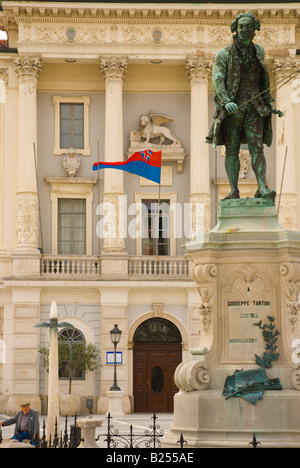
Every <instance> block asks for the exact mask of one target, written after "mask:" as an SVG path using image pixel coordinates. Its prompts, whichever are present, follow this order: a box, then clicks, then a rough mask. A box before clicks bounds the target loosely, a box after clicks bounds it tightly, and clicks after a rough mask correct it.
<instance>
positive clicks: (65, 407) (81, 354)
mask: <svg viewBox="0 0 300 468" xmlns="http://www.w3.org/2000/svg"><path fill="white" fill-rule="evenodd" d="M39 353H40V354H41V356H42V365H43V367H44V368H45V369H47V371H48V368H49V349H48V348H47V347H40V348H39ZM98 362H99V352H98V350H97V348H96V346H95V345H93V344H91V343H88V344H85V343H82V342H81V343H76V342H65V341H63V340H59V343H58V366H59V369H58V372H59V376H60V378H63V379H68V381H69V392H68V394H60V413H61V415H63V416H66V415H74V414H77V413H79V411H80V402H81V397H80V395H76V394H72V383H73V381H74V380H76V379H78V376H81V375H83V374H84V373H86V372H88V371H95V370H96V369H97V367H98Z"/></svg>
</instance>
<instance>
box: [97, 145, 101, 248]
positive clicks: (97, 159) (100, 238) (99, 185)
mask: <svg viewBox="0 0 300 468" xmlns="http://www.w3.org/2000/svg"><path fill="white" fill-rule="evenodd" d="M99 156H100V154H99V141H98V143H97V158H98V159H97V160H98V162H99V161H100V157H99ZM99 171H100V169H99V164H98V206H99V205H100V172H99ZM100 252H101V236H99V255H100Z"/></svg>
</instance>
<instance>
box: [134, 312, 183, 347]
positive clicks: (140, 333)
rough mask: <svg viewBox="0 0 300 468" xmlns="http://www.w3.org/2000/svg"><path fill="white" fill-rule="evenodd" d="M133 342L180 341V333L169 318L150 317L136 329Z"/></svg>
mask: <svg viewBox="0 0 300 468" xmlns="http://www.w3.org/2000/svg"><path fill="white" fill-rule="evenodd" d="M133 341H134V342H147V343H154V342H161V343H172V342H173V343H181V342H182V337H181V333H180V331H179V330H178V328H177V327H176V325H174V324H173V323H172V322H170V320H166V319H163V318H159V317H156V318H151V319H148V320H145V322H143V323H141V324H140V325H139V327H138V328H137V329H136V331H135V334H134V337H133Z"/></svg>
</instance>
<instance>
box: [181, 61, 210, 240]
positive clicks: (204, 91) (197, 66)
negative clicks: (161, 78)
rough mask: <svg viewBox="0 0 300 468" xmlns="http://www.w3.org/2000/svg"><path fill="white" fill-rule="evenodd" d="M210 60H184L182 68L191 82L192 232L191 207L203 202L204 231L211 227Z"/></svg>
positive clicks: (196, 228)
mask: <svg viewBox="0 0 300 468" xmlns="http://www.w3.org/2000/svg"><path fill="white" fill-rule="evenodd" d="M212 65H213V61H212V59H210V58H191V59H188V60H187V63H186V72H187V75H188V77H189V79H190V84H191V160H190V161H191V162H190V164H191V167H190V203H191V205H192V233H193V234H199V233H200V230H201V231H203V226H202V221H201V217H200V219H198V220H197V217H196V216H195V208H196V205H197V204H203V208H204V231H205V232H207V231H209V230H210V229H211V194H210V176H209V145H208V144H207V143H205V138H206V136H207V134H208V130H209V128H208V77H209V76H210V73H211V70H212Z"/></svg>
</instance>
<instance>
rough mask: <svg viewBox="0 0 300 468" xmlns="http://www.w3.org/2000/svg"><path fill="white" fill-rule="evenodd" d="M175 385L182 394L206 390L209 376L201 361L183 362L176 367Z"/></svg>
mask: <svg viewBox="0 0 300 468" xmlns="http://www.w3.org/2000/svg"><path fill="white" fill-rule="evenodd" d="M174 381H175V385H176V386H177V387H178V388H179V390H181V391H183V392H192V391H194V390H206V389H207V388H208V387H209V383H210V375H209V372H208V370H207V369H206V367H205V363H204V362H202V361H196V360H191V361H184V362H182V363H181V364H179V366H178V367H177V369H176V371H175V375H174Z"/></svg>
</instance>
